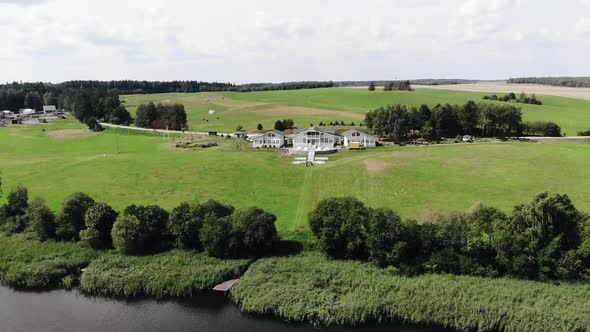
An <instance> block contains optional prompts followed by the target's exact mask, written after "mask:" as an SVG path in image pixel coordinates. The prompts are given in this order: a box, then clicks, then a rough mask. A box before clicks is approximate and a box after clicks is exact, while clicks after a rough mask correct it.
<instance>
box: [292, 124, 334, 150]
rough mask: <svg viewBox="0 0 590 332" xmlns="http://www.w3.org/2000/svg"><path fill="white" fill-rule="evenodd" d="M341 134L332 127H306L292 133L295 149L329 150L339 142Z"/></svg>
mask: <svg viewBox="0 0 590 332" xmlns="http://www.w3.org/2000/svg"><path fill="white" fill-rule="evenodd" d="M340 141H341V136H340V135H338V134H337V133H336V130H334V129H327V128H326V129H324V128H317V127H312V128H307V129H302V130H298V131H296V132H295V134H294V135H293V149H294V150H295V151H309V150H315V151H330V150H334V149H335V148H336V145H338V144H340Z"/></svg>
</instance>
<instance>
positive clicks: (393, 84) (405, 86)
mask: <svg viewBox="0 0 590 332" xmlns="http://www.w3.org/2000/svg"><path fill="white" fill-rule="evenodd" d="M371 86H372V87H373V90H375V85H374V84H372V85H369V90H371ZM394 90H395V91H412V86H411V85H410V81H390V82H385V84H384V85H383V91H394Z"/></svg>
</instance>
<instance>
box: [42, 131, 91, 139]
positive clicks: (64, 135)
mask: <svg viewBox="0 0 590 332" xmlns="http://www.w3.org/2000/svg"><path fill="white" fill-rule="evenodd" d="M95 134H96V133H93V132H92V131H90V130H88V129H57V130H50V131H48V132H47V136H49V137H51V138H55V139H76V138H84V137H88V136H92V135H95Z"/></svg>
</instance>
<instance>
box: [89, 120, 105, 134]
mask: <svg viewBox="0 0 590 332" xmlns="http://www.w3.org/2000/svg"><path fill="white" fill-rule="evenodd" d="M85 123H86V126H88V129H90V130H92V131H96V132H98V131H103V130H104V128H103V127H102V126H101V125H100V123H99V122H98V120H97V119H96V118H95V117H90V118H88V119H87V120H86V121H85Z"/></svg>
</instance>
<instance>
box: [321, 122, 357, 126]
mask: <svg viewBox="0 0 590 332" xmlns="http://www.w3.org/2000/svg"><path fill="white" fill-rule="evenodd" d="M359 125H360V126H362V124H359ZM319 126H320V127H325V126H331V127H335V126H351V127H354V126H356V124H355V123H354V121H353V122H350V123H349V124H347V123H345V122H344V121H334V122H332V121H330V122H329V123H328V122H323V121H320V123H319Z"/></svg>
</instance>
